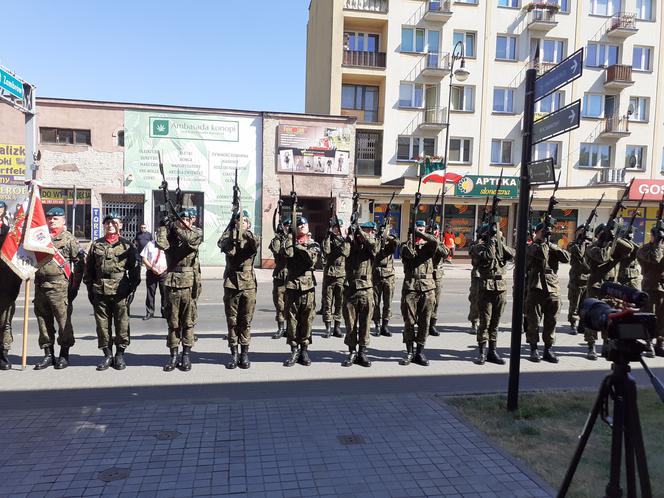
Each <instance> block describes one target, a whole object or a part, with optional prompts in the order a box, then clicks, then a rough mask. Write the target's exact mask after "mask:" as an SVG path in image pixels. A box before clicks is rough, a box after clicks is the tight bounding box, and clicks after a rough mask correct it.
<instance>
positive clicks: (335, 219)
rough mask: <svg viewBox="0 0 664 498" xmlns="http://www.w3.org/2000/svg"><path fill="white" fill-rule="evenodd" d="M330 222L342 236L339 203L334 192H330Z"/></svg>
mask: <svg viewBox="0 0 664 498" xmlns="http://www.w3.org/2000/svg"><path fill="white" fill-rule="evenodd" d="M330 222H331V224H332V226H333V227H337V230H339V234H341V225H340V223H339V215H338V214H337V201H336V200H335V199H334V196H333V195H332V190H330Z"/></svg>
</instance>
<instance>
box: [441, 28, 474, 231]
mask: <svg viewBox="0 0 664 498" xmlns="http://www.w3.org/2000/svg"><path fill="white" fill-rule="evenodd" d="M457 48H458V50H457ZM451 59H452V60H451V62H450V88H449V94H448V96H447V126H446V127H445V169H447V165H448V164H449V161H448V154H449V150H450V108H451V107H452V83H453V82H454V77H456V79H457V81H459V82H464V81H466V80H467V79H468V76H470V71H468V69H466V58H465V56H464V50H463V40H459V41H458V42H456V44H455V45H454V49H453V50H452V54H451ZM456 60H461V65H460V66H459V68H458V69H457V70H456V71H455V70H454V62H455V61H456ZM443 188H445V185H444V184H443ZM444 222H445V208H444V207H443V212H442V213H441V214H440V228H441V230H442V228H443V223H444Z"/></svg>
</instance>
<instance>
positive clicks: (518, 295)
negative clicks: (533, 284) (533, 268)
mask: <svg viewBox="0 0 664 498" xmlns="http://www.w3.org/2000/svg"><path fill="white" fill-rule="evenodd" d="M536 77H537V70H535V69H528V70H527V71H526V100H525V106H524V110H523V144H522V147H521V185H520V187H519V206H518V215H517V224H516V228H517V231H516V234H517V235H516V265H515V268H514V296H513V305H512V341H511V347H510V374H509V384H508V391H507V409H508V410H509V411H515V410H516V409H517V408H518V407H519V369H520V366H521V365H520V360H521V330H522V328H523V295H524V291H525V280H526V243H527V235H528V234H527V233H526V227H527V226H528V201H529V198H530V178H529V174H528V165H529V164H530V162H531V159H532V155H533V147H532V143H533V137H532V135H533V119H534V117H535V79H536Z"/></svg>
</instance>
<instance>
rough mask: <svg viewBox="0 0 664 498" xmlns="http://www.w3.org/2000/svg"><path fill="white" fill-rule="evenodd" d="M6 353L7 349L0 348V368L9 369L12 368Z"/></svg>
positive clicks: (7, 352)
mask: <svg viewBox="0 0 664 498" xmlns="http://www.w3.org/2000/svg"><path fill="white" fill-rule="evenodd" d="M8 355H9V350H8V349H0V370H10V369H11V368H12V364H11V363H10V362H9V356H8Z"/></svg>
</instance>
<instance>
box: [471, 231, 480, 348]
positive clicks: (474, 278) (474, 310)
mask: <svg viewBox="0 0 664 498" xmlns="http://www.w3.org/2000/svg"><path fill="white" fill-rule="evenodd" d="M479 233H480V229H479V228H478V229H477V230H476V231H475V239H474V240H472V241H471V242H470V244H469V245H468V254H470V252H471V251H472V249H473V246H474V245H475V244H477V243H478V242H480V240H481V239H480V236H479ZM470 266H471V269H470V288H469V289H468V301H469V302H470V309H469V311H468V321H469V322H470V330H469V331H468V333H469V334H472V335H476V334H477V321H478V320H479V318H480V311H479V308H478V299H477V296H478V295H479V292H480V272H479V269H478V268H477V265H476V264H475V260H474V259H472V258H471V260H470Z"/></svg>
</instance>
